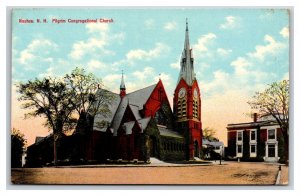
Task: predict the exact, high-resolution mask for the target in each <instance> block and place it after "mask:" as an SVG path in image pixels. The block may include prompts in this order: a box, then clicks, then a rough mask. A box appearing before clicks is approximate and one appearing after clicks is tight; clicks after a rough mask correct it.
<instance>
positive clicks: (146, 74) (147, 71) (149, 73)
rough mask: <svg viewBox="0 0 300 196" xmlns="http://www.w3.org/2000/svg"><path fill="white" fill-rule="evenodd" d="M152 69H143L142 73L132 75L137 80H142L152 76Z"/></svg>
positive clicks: (136, 72)
mask: <svg viewBox="0 0 300 196" xmlns="http://www.w3.org/2000/svg"><path fill="white" fill-rule="evenodd" d="M153 73H154V69H153V68H152V67H145V68H144V70H143V71H135V72H133V73H132V75H133V76H134V77H136V78H138V79H139V80H144V79H145V78H147V77H149V76H152V75H153Z"/></svg>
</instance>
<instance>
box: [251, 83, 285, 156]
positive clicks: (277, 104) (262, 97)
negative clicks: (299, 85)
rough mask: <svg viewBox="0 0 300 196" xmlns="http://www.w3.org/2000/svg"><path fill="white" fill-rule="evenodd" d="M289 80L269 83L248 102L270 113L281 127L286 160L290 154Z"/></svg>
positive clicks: (254, 107) (253, 107)
mask: <svg viewBox="0 0 300 196" xmlns="http://www.w3.org/2000/svg"><path fill="white" fill-rule="evenodd" d="M289 98H290V97H289V80H282V81H279V82H273V83H272V84H269V87H268V88H267V89H265V90H264V91H263V92H256V93H255V95H254V96H253V97H252V100H251V101H249V102H248V104H249V105H250V106H251V108H252V109H255V110H258V112H259V114H260V115H262V114H270V115H272V116H273V118H274V119H275V120H276V122H277V123H278V124H279V126H280V128H281V132H282V135H283V139H284V144H285V152H286V161H287V160H288V154H289Z"/></svg>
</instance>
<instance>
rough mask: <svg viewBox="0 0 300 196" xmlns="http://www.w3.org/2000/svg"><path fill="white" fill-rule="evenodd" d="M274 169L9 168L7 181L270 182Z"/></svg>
mask: <svg viewBox="0 0 300 196" xmlns="http://www.w3.org/2000/svg"><path fill="white" fill-rule="evenodd" d="M277 173H278V165H276V164H267V163H244V162H240V163H237V162H226V163H224V162H223V165H219V163H218V162H216V163H213V164H211V165H176V164H174V165H172V164H165V165H164V164H150V165H141V166H130V165H124V166H116V165H97V166H89V168H86V166H85V168H83V167H72V168H70V167H61V168H51V167H49V168H20V169H12V175H11V181H12V184H174V185H176V184H198V185H208V184H209V185H222V184H224V185H247V184H249V185H250V184H251V185H255V184H257V185H272V184H275V182H276V177H277ZM281 176H282V179H281V180H280V184H287V183H288V167H287V166H282V175H281Z"/></svg>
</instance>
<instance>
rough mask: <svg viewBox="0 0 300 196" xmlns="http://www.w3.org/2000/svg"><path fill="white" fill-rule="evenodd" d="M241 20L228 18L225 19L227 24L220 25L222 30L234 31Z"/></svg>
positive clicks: (232, 17)
mask: <svg viewBox="0 0 300 196" xmlns="http://www.w3.org/2000/svg"><path fill="white" fill-rule="evenodd" d="M239 21H240V19H239V18H237V17H234V16H227V17H226V18H225V23H223V24H221V25H220V28H221V29H234V28H236V27H238V26H239V25H240V24H239Z"/></svg>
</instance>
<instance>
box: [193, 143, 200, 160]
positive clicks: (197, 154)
mask: <svg viewBox="0 0 300 196" xmlns="http://www.w3.org/2000/svg"><path fill="white" fill-rule="evenodd" d="M194 157H199V145H198V141H197V140H195V141H194Z"/></svg>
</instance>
